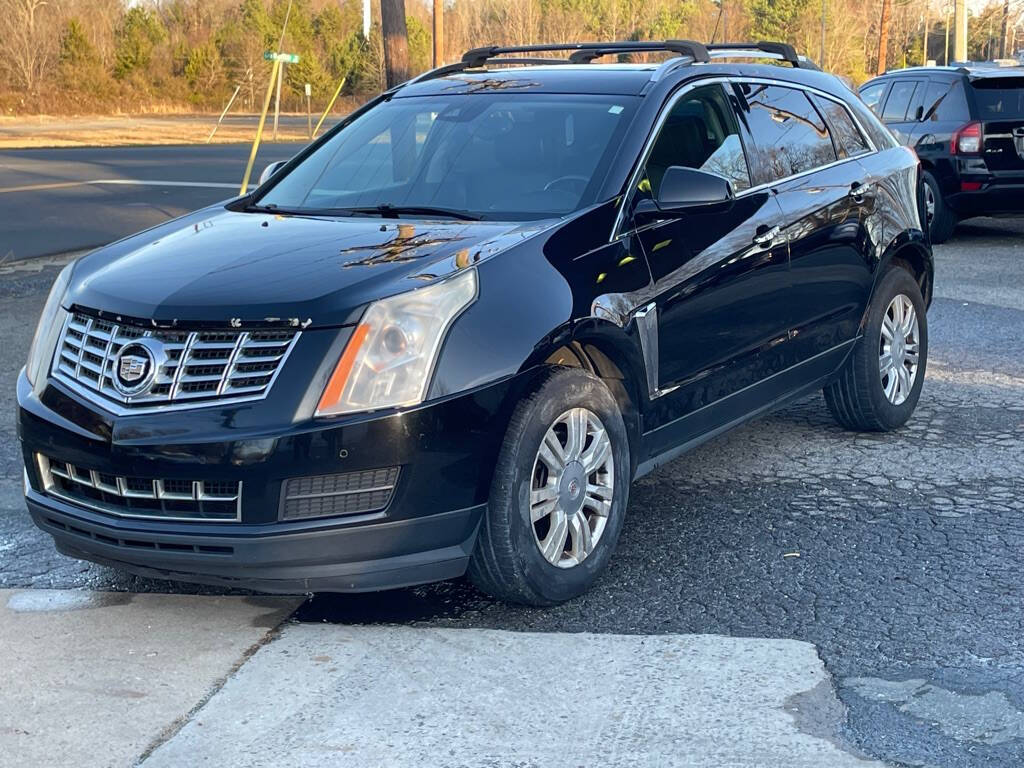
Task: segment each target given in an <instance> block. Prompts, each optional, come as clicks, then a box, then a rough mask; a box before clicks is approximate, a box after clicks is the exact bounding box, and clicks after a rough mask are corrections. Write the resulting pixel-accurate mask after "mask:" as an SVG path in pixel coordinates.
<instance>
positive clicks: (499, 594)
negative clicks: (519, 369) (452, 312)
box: [469, 368, 631, 606]
mask: <svg viewBox="0 0 1024 768" xmlns="http://www.w3.org/2000/svg"><path fill="white" fill-rule="evenodd" d="M579 409H585V410H586V411H587V412H588V413H589V414H590V416H587V417H586V421H584V422H582V423H583V424H584V425H585V426H584V427H583V433H584V439H583V443H582V444H583V445H584V447H586V448H593V447H595V446H597V445H598V441H599V440H601V438H599V430H602V431H603V434H604V435H605V436H606V437H607V441H608V443H609V444H610V445H605V444H604V442H603V440H602V441H601V445H600V446H598V447H602V448H606V449H607V450H606V452H605V453H604V455H605V456H606V458H605V459H604V461H605V463H604V464H602V465H601V467H602V470H601V472H600V473H598V472H595V473H592V474H587V473H586V470H584V469H583V468H582V465H579V466H575V467H569V468H567V469H566V470H565V471H563V472H562V473H560V474H557V473H555V472H551V471H549V470H548V467H547V464H545V461H547V460H546V459H545V458H544V457H542V456H541V448H542V441H545V446H546V451H549V450H550V447H548V446H549V445H550V444H549V443H548V442H546V438H548V437H549V430H552V434H554V435H555V438H556V439H559V440H561V437H560V435H561V434H562V431H563V429H564V431H565V435H566V437H565V443H564V447H563V444H562V443H561V442H560V443H559V446H560V448H562V450H563V451H564V452H565V454H566V455H572V452H571V451H570V450H567V449H568V448H569V447H570V445H569V439H570V438H569V436H568V430H569V427H570V425H569V421H568V420H567V421H565V422H563V421H560V420H561V419H563V417H567V415H569V414H579V412H580V411H579ZM591 417H593V418H591ZM580 423H581V422H580V421H578V420H577V421H576V422H573V424H574V425H575V426H574V429H575V433H576V434H579V424H580ZM556 425H557V426H556ZM591 429H592V430H593V432H591V431H590V430H591ZM583 454H584V458H588V457H589V455H588V454H587V451H586V450H584V451H583ZM545 455H546V456H549V455H550V456H553V454H548V453H545ZM609 461H610V464H609V463H607V462H609ZM569 463H570V464H571V462H569ZM566 466H567V467H568V464H567V465H566ZM630 473H631V468H630V452H629V438H628V436H627V433H626V427H625V424H624V423H623V420H622V414H621V413H620V412H619V408H618V405H617V404H616V402H615V399H614V398H613V397H612V395H611V393H610V392H609V391H608V388H607V387H606V386H605V385H604V383H603V382H602V381H601V380H600V379H598V378H596V377H594V376H591V375H590V374H588V373H586V372H585V371H583V370H580V369H578V368H551V369H549V370H548V371H546V372H545V373H544V374H543V377H542V379H541V380H540V381H539V382H538V384H537V385H536V387H535V388H534V389H533V390H532V391H531V393H530V394H529V395H527V396H526V397H524V398H523V400H521V401H520V402H519V403H518V404H517V406H516V408H515V410H514V412H513V414H512V417H511V420H510V422H509V426H508V430H507V431H506V433H505V440H504V443H503V445H502V449H501V451H500V454H499V457H498V462H497V465H496V467H495V471H494V478H493V481H492V483H491V491H490V498H489V502H488V505H487V511H486V513H485V515H484V519H483V521H482V523H481V526H480V532H479V535H478V537H477V541H476V548H475V549H474V551H473V556H472V558H471V560H470V564H469V577H470V579H471V580H472V582H473V583H474V584H475V585H476V586H477V587H478V588H479V589H481V590H482V591H484V592H486V593H488V594H490V595H492V596H494V597H496V598H499V599H501V600H505V601H508V602H514V603H522V604H525V605H533V606H548V605H555V604H557V603H561V602H564V601H566V600H570V599H572V598H574V597H576V596H577V595H580V594H582V593H583V592H585V591H586V590H587V589H589V588H590V586H591V585H592V584H593V583H594V581H595V580H596V579H597V578H598V576H600V574H601V573H602V572H603V571H604V570H605V568H606V567H607V566H608V562H609V560H610V559H611V556H612V553H613V552H614V550H615V545H616V543H617V542H618V538H619V533H620V532H621V530H622V521H623V518H624V517H625V512H626V504H627V501H628V499H629V481H630ZM581 477H582V478H583V479H582V480H580V478H581ZM556 478H558V479H557V480H556ZM592 481H595V482H593V483H592ZM609 481H610V482H611V488H610V490H609V489H608V488H607V487H606V486H607V484H608V482H609ZM574 482H575V490H576V491H577V492H578V493H579V494H580V495H582V496H583V497H584V498H583V499H582V500H580V499H579V497H578V496H572V497H571V498H570V494H571V493H572V492H573V490H574V486H573V483H574ZM581 483H582V486H581ZM539 485H543V486H544V488H541V489H540V493H542V494H545V493H550V490H549V489H550V488H553V487H557V488H561V489H563V490H562V491H560V492H559V493H558V495H557V500H556V502H555V504H556V506H557V507H558V508H559V509H561V508H562V506H561V505H562V501H563V500H565V501H566V505H565V506H566V507H567V509H562V513H563V515H566V518H565V519H566V520H567V521H569V522H567V528H568V530H567V534H566V536H565V546H564V549H563V550H562V551H557V550H558V547H557V539H558V535H557V533H558V532H559V531H560V530H561V528H560V527H558V528H556V523H555V521H556V518H557V510H556V511H552V512H551V513H550V514H549V515H546V516H545V517H544V518H541V519H540V520H537V521H536V522H534V520H533V519H532V516H531V501H533V499H534V498H537V497H532V496H531V493H532V492H533V490H534V489H535V488H537V487H538V486H539ZM581 487H582V490H580V489H581ZM598 487H600V488H601V489H602V490H601V492H600V494H599V495H610V496H611V499H610V503H606V502H603V501H602V499H600V498H597V496H596V495H595V496H594V497H591V495H590V494H591V489H592V488H593V489H596V488H598ZM595 494H597V492H596V491H595ZM550 504H551V502H550V501H545V502H543V504H540V503H538V504H537V505H536V510H537V512H538V513H539V512H542V511H543V510H544V509H547V508H549V507H550ZM573 505H583V506H582V507H580V509H579V510H578V512H582V514H583V516H584V518H587V520H586V524H587V525H588V528H587V531H589V532H590V535H589V538H588V536H587V535H584V532H583V531H582V529H581V528H578V525H579V522H578V520H577V519H576V513H574V511H573V510H574V509H575V507H574V506H573ZM598 507H603V508H604V511H605V514H603V515H599V514H598V513H597V512H596V511H595V509H596V508H598ZM588 516H589V518H588ZM599 518H603V520H604V522H603V524H602V523H601V522H600V520H599ZM573 521H576V522H575V524H576V526H577V528H571V527H569V526H570V523H572V522H573ZM545 525H546V536H545V537H544V538H543V539H542V538H541V534H543V533H544V532H545ZM598 528H600V530H598ZM577 530H578V531H579V532H580V533H579V535H578V536H577V535H575V534H574V531H577ZM585 540H586V541H585ZM542 542H546V543H547V547H548V551H549V555H548V556H547V557H546V556H545V555H544V554H543V553H542V551H541V546H542ZM591 543H592V549H591V550H590V551H589V552H586V551H585V549H586V545H587V544H591ZM552 557H553V558H555V559H558V560H559V562H561V563H562V565H561V566H560V565H557V564H554V563H553V562H552V561H551V559H550V558H552ZM573 560H576V562H575V563H573Z"/></svg>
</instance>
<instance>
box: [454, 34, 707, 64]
mask: <svg viewBox="0 0 1024 768" xmlns="http://www.w3.org/2000/svg"><path fill="white" fill-rule="evenodd" d="M559 51H572V52H573V53H572V54H571V55H570V56H569V61H570V62H571V63H573V64H585V63H587V62H589V61H592V60H593V59H596V58H599V57H601V56H610V55H613V54H617V53H645V52H651V51H669V52H671V53H678V54H680V55H682V56H689V57H691V58H692V59H693V60H694V61H700V62H708V61H710V56H708V51H707V48H706V47H705V46H704V44H703V43H698V42H697V41H695V40H661V41H659V40H623V41H620V42H607V43H604V42H595V43H544V44H541V45H510V46H501V45H489V46H486V47H483V48H473V49H471V50H468V51H466V52H465V53H464V54H462V63H463V64H465V66H466V67H482V66H483V65H484V64H486V63H487V62H488V61H489V60H491V59H495V58H497V57H498V56H502V55H505V54H509V53H555V52H559ZM499 61H500V62H501V63H504V62H505V59H499Z"/></svg>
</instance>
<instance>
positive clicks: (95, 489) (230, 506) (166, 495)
mask: <svg viewBox="0 0 1024 768" xmlns="http://www.w3.org/2000/svg"><path fill="white" fill-rule="evenodd" d="M36 461H37V463H38V465H39V474H40V476H41V477H42V480H43V490H44V491H45V492H46V493H47V494H48V495H50V496H54V497H56V498H59V499H62V500H64V501H67V502H69V503H71V504H76V505H78V506H80V507H87V508H89V509H93V510H96V511H97V512H103V513H106V514H108V515H117V516H118V517H138V518H151V519H159V520H200V521H204V520H205V521H218V522H237V521H238V520H240V519H241V505H242V483H241V482H240V481H238V482H236V481H233V480H181V479H168V480H161V479H154V478H141V477H124V476H121V475H111V474H108V473H106V472H100V471H97V470H95V469H87V468H85V467H81V466H79V465H77V464H72V463H70V462H66V461H57V460H56V459H52V458H50V457H48V456H44V455H43V454H41V453H38V454H36Z"/></svg>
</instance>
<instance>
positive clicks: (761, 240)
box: [754, 226, 782, 248]
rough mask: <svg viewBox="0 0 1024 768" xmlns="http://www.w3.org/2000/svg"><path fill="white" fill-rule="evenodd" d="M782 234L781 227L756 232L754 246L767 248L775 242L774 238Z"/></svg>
mask: <svg viewBox="0 0 1024 768" xmlns="http://www.w3.org/2000/svg"><path fill="white" fill-rule="evenodd" d="M780 232H782V227H779V226H774V227H772V228H771V229H766V230H765V231H764V232H758V233H757V234H756V235H754V245H760V246H762V247H764V248H767V247H768V246H769V245H771V244H772V243H774V242H775V238H777V237H778V236H779V233H780Z"/></svg>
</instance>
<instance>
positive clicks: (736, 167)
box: [638, 85, 750, 196]
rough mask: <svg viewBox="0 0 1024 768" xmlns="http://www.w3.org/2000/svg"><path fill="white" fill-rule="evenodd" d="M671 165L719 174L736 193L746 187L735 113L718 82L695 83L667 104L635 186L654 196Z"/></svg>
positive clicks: (744, 162)
mask: <svg viewBox="0 0 1024 768" xmlns="http://www.w3.org/2000/svg"><path fill="white" fill-rule="evenodd" d="M673 165H682V166H685V167H687V168H696V169H697V170H701V171H707V172H709V173H715V174H718V175H719V176H724V177H725V178H727V179H728V180H729V181H731V182H732V186H733V189H734V190H736V191H737V192H739V191H740V190H744V189H747V188H748V187H749V186H750V170H749V168H748V167H747V159H746V156H745V155H744V153H743V143H742V142H741V140H740V135H739V129H738V126H737V123H736V115H735V114H734V112H733V108H732V105H731V104H730V103H729V100H728V98H727V97H726V95H725V90H724V89H723V88H722V86H720V85H706V86H702V87H699V88H694V89H693V90H692V91H690V92H688V93H686V94H685V95H683V96H682V97H680V99H679V101H677V102H676V103H675V104H674V105H673V106H672V110H671V111H670V112H669V114H668V116H667V117H666V118H665V122H664V124H663V125H662V127H661V132H660V133H659V134H658V138H657V139H656V140H655V142H654V146H653V147H651V154H650V155H649V156H648V158H647V165H646V166H645V167H644V175H643V176H642V177H641V179H640V183H639V185H638V191H639V192H640V193H641V194H646V195H650V196H654V195H655V194H656V193H657V191H658V188H659V186H660V185H661V180H662V178H663V177H664V176H665V171H666V170H667V169H668V168H669V167H670V166H673Z"/></svg>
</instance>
